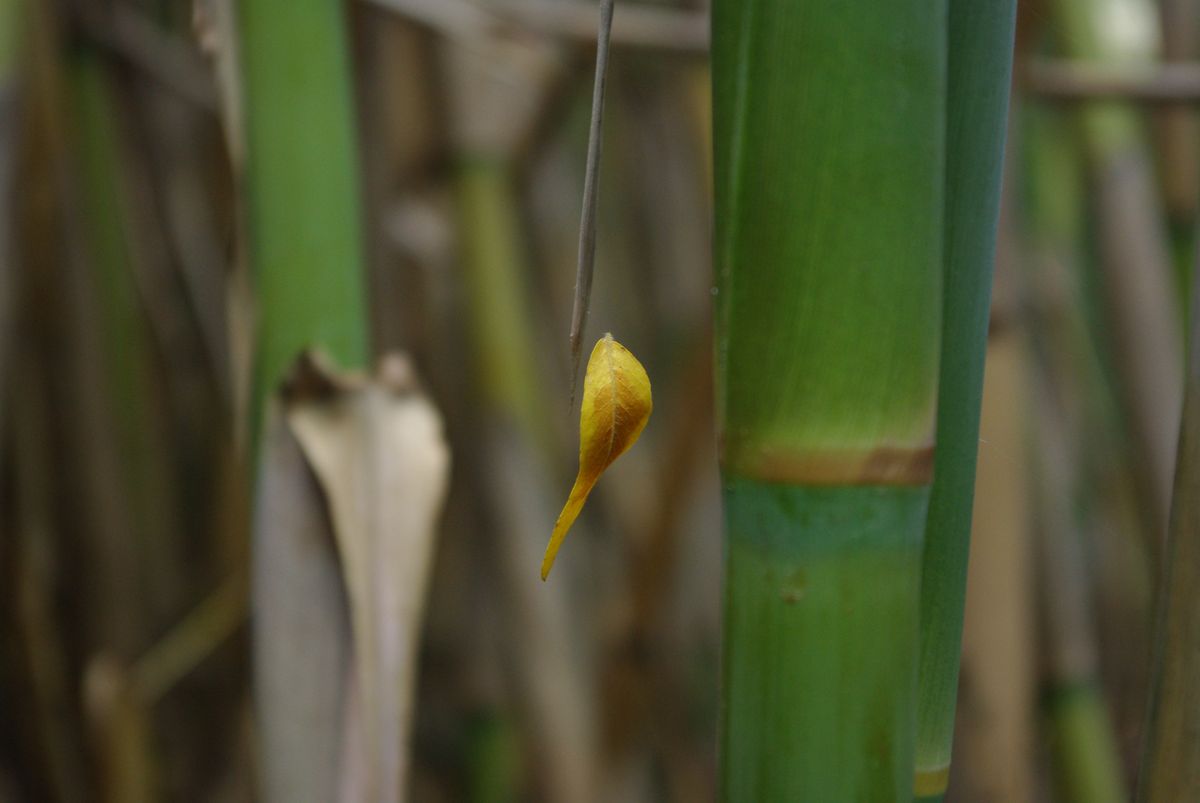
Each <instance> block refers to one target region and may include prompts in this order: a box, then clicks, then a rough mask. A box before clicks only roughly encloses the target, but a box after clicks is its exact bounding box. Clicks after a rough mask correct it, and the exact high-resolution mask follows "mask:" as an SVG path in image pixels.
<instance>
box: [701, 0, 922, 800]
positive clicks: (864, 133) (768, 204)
mask: <svg viewBox="0 0 1200 803" xmlns="http://www.w3.org/2000/svg"><path fill="white" fill-rule="evenodd" d="M945 19H946V17H945V5H944V3H941V2H935V3H932V4H931V3H925V2H915V0H902V1H901V2H894V1H889V2H882V0H871V2H867V3H866V5H865V6H859V7H858V8H857V9H856V12H855V14H853V15H851V16H848V15H847V14H846V12H845V9H843V8H840V7H836V6H835V5H831V4H823V3H795V2H789V1H788V0H750V1H745V0H717V2H716V3H715V4H714V6H713V93H714V151H715V186H716V219H717V250H716V261H717V274H718V292H719V308H718V333H717V338H718V339H717V357H718V389H717V400H718V410H719V421H720V426H721V429H722V434H723V453H722V471H723V475H724V484H725V505H726V514H725V515H726V589H725V656H724V686H723V689H722V705H723V721H722V733H721V751H722V756H721V772H722V781H721V785H722V797H723V799H726V800H732V801H742V800H814V801H815V800H820V801H824V802H826V803H837V801H858V800H871V801H891V800H907V799H909V797H910V794H911V786H912V760H913V733H914V731H915V724H916V668H917V661H916V657H917V622H918V601H919V585H920V557H921V543H922V536H923V532H924V522H925V514H926V507H927V502H928V494H929V483H930V478H931V469H932V446H933V444H932V434H933V428H934V408H935V404H936V381H937V370H938V340H939V334H940V317H941V316H940V312H941V264H942V228H941V221H942V211H943V184H944V175H943V164H944V152H943V137H944V132H945V125H944V99H945V78H946V73H945V69H946V65H945V48H946V29H945Z"/></svg>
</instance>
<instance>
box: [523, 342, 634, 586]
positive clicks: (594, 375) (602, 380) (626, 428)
mask: <svg viewBox="0 0 1200 803" xmlns="http://www.w3.org/2000/svg"><path fill="white" fill-rule="evenodd" d="M652 407H653V404H652V403H651V400H650V377H648V376H646V369H645V368H643V367H642V364H641V363H640V362H638V360H637V357H634V356H633V355H632V354H630V353H629V349H627V348H625V347H624V346H622V345H621V344H620V343H618V342H617V341H615V340H613V336H612V335H611V334H609V335H605V336H604V337H602V338H600V340H599V341H597V343H596V347H595V348H594V349H592V356H591V357H589V358H588V364H587V373H586V374H585V375H584V377H583V402H582V404H580V408H581V409H580V411H579V474H578V475H577V476H576V477H575V486H574V487H573V488H571V495H570V496H569V497H568V498H567V504H566V505H564V506H563V509H562V512H561V513H559V514H558V521H557V522H555V523H554V534H553V535H551V536H550V543H549V545H547V547H546V557H545V558H543V559H542V579H543V580H545V579H546V576H547V575H549V574H550V567H551V566H553V565H554V557H555V556H556V555H557V554H558V548H559V547H560V546H562V542H563V539H564V538H566V537H567V530H569V529H571V525H572V524H574V523H575V519H576V517H577V516H578V515H579V511H580V510H582V509H583V503H584V502H586V501H587V498H588V494H590V493H591V492H592V487H593V486H594V485H595V484H596V480H598V479H600V475H601V474H603V473H604V470H605V469H606V468H608V467H609V466H610V465H612V463H613V461H614V460H616V459H617V458H618V457H620V456H621V455H622V454H624V453H625V451H626V450H627V449H628V448H629V447H630V446H633V444H634V443H636V442H637V439H638V436H639V435H641V434H642V430H643V429H645V428H646V422H647V421H649V420H650V410H651V408H652Z"/></svg>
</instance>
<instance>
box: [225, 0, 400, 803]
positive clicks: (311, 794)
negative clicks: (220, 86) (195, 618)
mask: <svg viewBox="0 0 1200 803" xmlns="http://www.w3.org/2000/svg"><path fill="white" fill-rule="evenodd" d="M343 12H344V8H343V4H342V3H340V2H337V0H243V1H242V2H241V3H239V4H238V10H237V13H238V33H239V41H238V48H237V53H238V55H239V56H240V63H241V65H242V67H243V80H244V86H243V87H242V89H243V91H242V92H241V93H240V95H241V97H242V98H244V105H243V108H242V111H243V115H242V117H241V120H242V121H244V126H245V137H246V147H245V163H244V168H243V177H244V184H243V186H244V188H245V191H246V197H245V214H246V224H247V225H246V231H247V236H248V239H249V249H248V254H249V262H250V266H251V273H252V276H253V281H254V284H255V290H256V291H257V294H256V300H257V317H258V321H257V343H256V358H255V369H254V370H255V377H254V381H253V387H252V389H251V391H250V393H251V403H250V405H249V410H250V422H249V432H251V433H254V434H253V435H252V436H251V439H252V441H253V442H254V444H255V445H254V448H255V449H257V445H258V440H259V435H258V433H259V432H260V430H262V428H263V427H262V421H261V420H260V417H261V418H273V416H271V417H268V416H264V415H263V413H264V412H265V411H266V409H267V399H268V398H269V397H271V396H272V395H273V394H274V393H275V392H276V391H277V389H278V387H279V384H280V380H281V378H282V375H283V374H284V372H285V371H286V370H288V368H289V367H290V366H291V365H292V364H293V363H294V361H295V360H296V358H297V356H298V355H299V354H300V353H301V352H302V351H304V350H305V349H308V348H314V347H316V348H321V349H322V350H324V351H325V352H327V353H328V354H329V355H330V357H331V358H332V359H333V360H334V361H335V362H336V363H337V364H338V365H339V367H341V368H347V369H355V368H362V367H364V364H365V363H366V361H367V357H368V353H367V352H368V349H367V314H366V306H365V300H364V296H363V289H362V288H363V277H362V272H363V241H362V233H361V231H360V228H359V226H360V214H359V203H360V199H359V174H358V165H357V160H356V153H355V150H356V137H355V134H354V128H355V126H354V109H353V103H352V97H353V94H352V90H351V86H350V68H349V59H348V54H347V46H346V25H345V20H344V18H343ZM228 52H230V51H229V49H228V44H227V45H226V53H227V54H228ZM237 94H238V93H237V92H236V87H232V88H231V91H229V93H228V97H234V96H236V95H237ZM230 119H231V120H236V119H237V118H236V117H231V118H230ZM230 130H231V132H232V133H233V135H234V136H235V137H236V132H237V125H236V124H235V123H231V129H230ZM233 144H234V148H235V150H234V152H235V154H236V153H238V152H240V144H241V143H239V142H238V141H237V140H236V138H235V139H234V141H233ZM235 162H236V159H235ZM238 401H239V402H240V401H241V400H238ZM238 406H239V407H241V405H240V404H239V405H238ZM278 428H279V432H280V433H283V434H278V435H275V436H272V434H271V433H270V432H267V433H266V435H267V436H268V438H270V437H274V439H275V440H276V441H278V442H279V443H281V444H285V445H283V446H276V447H275V454H272V453H271V451H270V450H268V451H267V452H266V453H265V454H264V461H263V465H262V466H259V467H257V468H259V469H261V472H252V473H251V476H253V475H254V474H256V473H257V474H258V477H259V480H258V485H257V489H256V493H257V495H258V498H257V500H256V503H257V510H256V516H255V519H256V520H255V522H254V530H255V538H254V544H253V548H254V563H255V572H254V578H255V579H254V584H255V596H254V605H255V612H254V619H255V621H254V629H255V632H254V642H255V646H256V656H255V658H256V664H257V666H256V669H257V674H256V684H257V689H256V705H257V706H258V713H259V716H260V718H261V719H262V720H263V722H262V724H261V725H260V728H259V732H260V740H261V742H260V743H261V747H262V752H263V753H264V754H265V755H264V760H263V762H262V770H261V773H262V779H261V782H262V784H263V786H264V788H265V789H266V793H267V795H268V799H270V800H274V801H277V802H278V803H282V801H284V800H287V801H291V800H303V799H306V798H307V799H312V800H318V799H329V795H330V794H332V789H333V788H334V784H335V781H334V780H333V779H334V778H335V777H336V776H335V775H334V772H335V770H333V769H331V768H334V767H339V761H340V758H341V756H340V755H339V753H341V752H342V751H343V750H345V746H346V742H347V740H351V741H352V739H350V737H351V736H360V737H361V736H362V732H361V731H354V728H353V725H352V724H347V725H346V727H345V730H344V731H343V730H342V728H343V722H341V721H339V717H338V716H337V715H336V714H334V713H332V712H333V711H337V710H339V709H340V708H341V701H343V700H345V697H343V694H344V693H345V690H344V689H343V688H342V684H343V683H345V682H346V680H345V677H346V676H345V675H344V674H343V669H342V667H343V666H344V665H343V664H342V663H341V662H343V661H345V660H346V655H345V654H342V653H339V650H340V649H341V646H340V645H341V644H343V643H348V642H343V641H342V639H343V638H350V637H349V636H346V635H344V634H343V631H341V629H340V628H341V626H342V624H343V614H342V612H341V611H339V610H336V603H337V600H338V599H339V597H340V594H343V593H345V587H344V586H343V585H341V583H339V582H338V580H337V579H336V578H335V577H334V575H333V570H334V566H333V559H332V557H330V556H329V555H328V554H327V552H326V550H328V541H326V540H324V539H323V538H322V537H321V535H322V534H321V528H320V527H316V528H315V531H316V533H317V535H316V536H315V538H316V541H315V543H316V544H321V546H315V544H314V545H313V546H309V544H308V543H307V542H306V541H305V540H304V538H305V537H313V532H314V526H313V524H312V522H314V521H320V518H319V516H313V515H312V514H311V513H310V511H313V510H319V509H321V508H322V507H323V506H324V504H325V502H323V501H322V498H321V492H320V490H319V489H318V485H317V483H316V482H315V481H314V482H308V481H307V480H308V475H307V474H305V473H304V472H305V471H308V470H311V469H310V468H300V469H291V468H289V466H299V465H301V463H302V462H303V460H302V458H300V457H299V453H298V450H296V449H293V448H292V443H293V441H292V440H291V437H292V436H291V434H289V433H288V431H287V430H286V429H285V425H284V424H283V423H282V422H279V423H278ZM268 442H270V441H268ZM285 449H286V450H287V451H285ZM255 459H257V457H256V458H255ZM305 465H306V466H307V465H308V464H305ZM291 471H299V472H300V475H301V476H303V477H304V478H305V480H306V481H304V482H299V483H298V482H297V481H296V480H295V476H296V475H295V474H292V473H289V472H291ZM272 488H274V489H275V491H274V495H272V490H271V489H272ZM288 493H292V494H294V495H295V499H293V500H289V504H286V505H279V506H278V507H272V504H273V503H278V500H279V499H282V498H285V497H286V494H288ZM306 514H307V515H309V516H310V517H309V518H306V517H305V516H306ZM289 522H290V523H293V524H294V523H295V522H299V524H298V525H297V526H294V527H291V529H289ZM280 531H282V532H284V533H285V536H286V537H283V538H280V537H277V535H278V533H279V532H280ZM281 543H283V544H284V545H285V547H291V546H294V545H296V544H299V545H300V547H299V548H298V549H297V550H294V551H292V552H289V551H287V549H286V548H285V547H280V546H279V545H280V544H281ZM272 549H273V550H274V551H271V550H272ZM297 551H298V552H299V556H298V557H296V552H297ZM280 555H283V556H284V557H296V559H295V561H294V562H293V564H292V565H291V566H290V567H289V569H290V572H291V574H290V575H284V576H280V575H279V574H277V573H276V572H277V571H278V570H279V566H278V561H277V560H273V559H272V558H279V557H280ZM280 588H282V589H283V592H282V593H280V592H279V591H278V590H277V589H280ZM296 589H303V591H300V592H299V593H301V594H306V593H307V592H311V591H312V590H313V589H316V590H318V591H320V592H322V594H321V595H317V596H316V597H314V596H313V595H312V594H311V593H307V597H306V598H305V599H304V600H302V602H309V603H311V601H312V600H313V599H317V600H318V601H319V600H320V599H321V598H322V595H324V596H323V598H324V599H326V600H327V601H329V603H330V604H327V605H325V606H323V607H322V609H321V610H320V611H319V615H318V616H315V617H314V616H312V615H311V614H308V615H307V617H306V618H307V619H308V620H309V622H308V624H307V626H308V627H310V628H312V627H313V626H314V623H315V625H316V626H317V627H316V630H315V631H314V632H316V633H317V635H318V636H320V637H319V638H316V639H314V640H313V644H312V645H311V646H310V647H309V650H310V653H311V654H306V655H305V660H306V663H305V665H304V667H303V670H304V671H303V672H300V673H297V672H296V670H295V668H294V665H293V664H292V662H291V661H290V660H288V659H287V658H286V657H285V659H284V660H282V661H280V660H277V659H278V656H279V654H281V653H282V654H284V655H285V656H286V655H288V654H289V653H288V652H287V651H288V650H290V649H295V647H294V645H290V644H284V645H282V646H280V640H279V638H278V633H276V632H274V631H275V630H277V628H276V626H277V625H279V624H280V622H281V621H282V622H284V623H285V624H286V623H288V622H289V621H292V620H289V619H288V618H287V617H288V616H289V615H291V614H292V613H293V612H294V611H295V610H301V611H304V612H305V613H306V614H307V613H308V612H307V611H305V609H304V608H303V605H302V604H298V603H295V602H294V601H293V600H290V599H289V598H288V592H289V591H290V592H291V593H293V594H295V593H297V592H296ZM322 625H323V627H322ZM280 632H282V631H280ZM273 635H274V636H275V637H274V638H272V636H273ZM356 635H357V634H356ZM331 645H332V646H331ZM361 660H363V659H362V657H361V656H360V661H361ZM359 666H360V670H361V664H360V665H359ZM297 682H300V683H302V684H304V685H306V686H307V688H306V689H305V690H304V695H306V696H304V695H302V698H301V699H296V700H291V699H288V698H289V693H288V692H287V691H284V690H285V689H289V688H294V687H295V685H296V683H297ZM368 692H369V690H368ZM362 699H363V697H361V696H359V697H355V698H354V700H356V701H361V700H362ZM281 700H282V701H283V702H282V703H281V702H280V701H281ZM331 700H332V701H334V702H332V703H331V702H330V701H331ZM355 705H356V702H353V701H352V702H349V703H347V711H348V712H349V714H348V716H347V718H346V719H347V721H348V722H357V723H362V722H364V721H370V720H369V718H366V717H363V716H362V714H363V711H362V710H361V708H362V704H361V702H358V703H357V705H358V707H357V708H355V707H354V706H355ZM296 711H301V712H302V713H301V715H300V716H302V717H303V716H306V715H307V716H308V717H309V718H310V719H309V721H313V722H315V727H314V728H313V732H311V733H306V732H304V730H305V729H302V728H301V729H297V728H296V727H295V725H294V724H293V723H294V722H295V721H296V720H295V719H294V718H293V717H294V712H296ZM371 713H372V715H383V714H380V711H379V709H374V710H373V711H372V712H371ZM301 721H303V720H301ZM371 735H372V736H373V735H375V734H371ZM339 742H340V744H339ZM372 744H373V742H372ZM354 757H355V758H361V759H362V761H361V762H359V764H356V765H345V766H341V768H340V769H341V771H342V773H343V774H342V781H345V780H346V779H347V778H354V779H359V778H367V779H368V780H367V781H366V782H365V783H366V784H367V785H368V786H369V784H370V783H371V782H374V781H377V780H378V779H377V778H376V777H374V776H367V775H365V774H362V773H365V772H366V770H365V769H364V768H366V767H370V768H371V770H373V769H374V767H375V766H376V765H375V764H373V763H372V759H373V758H375V757H376V756H375V754H374V753H373V752H371V751H370V748H363V749H361V750H360V751H358V752H357V753H356V754H355V756H354ZM356 773H357V774H356ZM288 790H290V791H288ZM374 791H375V792H377V793H378V794H381V795H382V794H385V792H384V790H383V789H380V788H378V787H376V788H375V789H374ZM297 796H299V797H297Z"/></svg>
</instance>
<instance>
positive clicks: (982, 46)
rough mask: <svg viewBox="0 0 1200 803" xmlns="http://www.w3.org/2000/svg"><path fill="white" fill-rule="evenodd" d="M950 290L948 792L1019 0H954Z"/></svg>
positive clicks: (943, 704)
mask: <svg viewBox="0 0 1200 803" xmlns="http://www.w3.org/2000/svg"><path fill="white" fill-rule="evenodd" d="M949 15H950V16H949V25H948V37H947V42H948V64H949V72H948V75H949V79H948V83H947V105H946V126H947V128H946V198H945V200H946V212H945V251H944V258H945V296H944V300H943V315H942V358H941V369H940V370H941V376H940V381H939V390H938V395H939V402H938V423H937V426H938V430H937V444H938V448H937V458H936V461H935V469H934V477H935V479H934V484H933V493H932V496H931V498H930V503H929V519H928V521H927V523H926V528H925V554H924V558H923V573H922V575H923V576H922V584H921V668H920V706H919V710H918V718H917V747H916V751H917V752H916V772H915V777H914V784H913V785H914V792H915V793H916V795H917V796H918V797H919V798H924V797H930V798H932V799H939V798H940V796H941V794H942V793H943V792H945V790H946V783H947V781H948V780H949V772H950V748H951V742H952V740H953V735H954V709H955V702H956V700H957V694H958V668H959V666H958V664H959V654H960V652H961V648H962V626H963V603H964V597H965V594H966V584H967V552H968V547H969V544H970V538H971V509H972V504H973V502H974V493H975V459H976V455H977V452H978V444H979V415H980V404H981V402H982V398H983V363H984V355H985V353H986V351H987V329H988V316H989V309H990V303H991V289H992V265H993V261H994V255H995V250H996V223H997V218H998V217H999V211H1000V180H1001V172H1002V163H1003V156H1004V140H1005V129H1006V120H1007V117H1008V94H1009V91H1008V90H1009V80H1010V75H1011V71H1012V50H1013V29H1014V25H1015V18H1016V3H1015V2H1014V0H950V10H949Z"/></svg>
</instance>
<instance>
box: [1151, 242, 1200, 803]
mask: <svg viewBox="0 0 1200 803" xmlns="http://www.w3.org/2000/svg"><path fill="white" fill-rule="evenodd" d="M1198 264H1200V263H1198ZM1198 488H1200V281H1197V276H1195V275H1193V277H1192V307H1191V337H1190V339H1189V343H1188V370H1187V377H1186V390H1185V395H1184V407H1183V422H1182V425H1181V427H1180V434H1179V459H1178V463H1177V465H1176V469H1175V495H1174V499H1173V500H1172V504H1171V525H1170V529H1169V530H1168V533H1167V542H1166V546H1165V550H1164V557H1165V560H1164V561H1163V571H1162V585H1161V588H1160V592H1159V602H1158V606H1159V608H1158V625H1157V631H1156V633H1155V656H1154V669H1153V676H1152V686H1151V692H1150V708H1149V711H1150V716H1149V723H1148V725H1147V728H1146V737H1145V754H1144V757H1143V761H1142V774H1141V777H1140V779H1139V782H1138V797H1137V799H1138V800H1139V801H1140V802H1141V803H1167V801H1175V800H1190V799H1193V798H1194V797H1195V796H1196V793H1197V790H1200V685H1198V684H1197V683H1196V678H1197V677H1200V649H1197V646H1198V645H1200V607H1198V606H1197V596H1196V589H1197V588H1198V587H1200V493H1197V489H1198Z"/></svg>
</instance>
